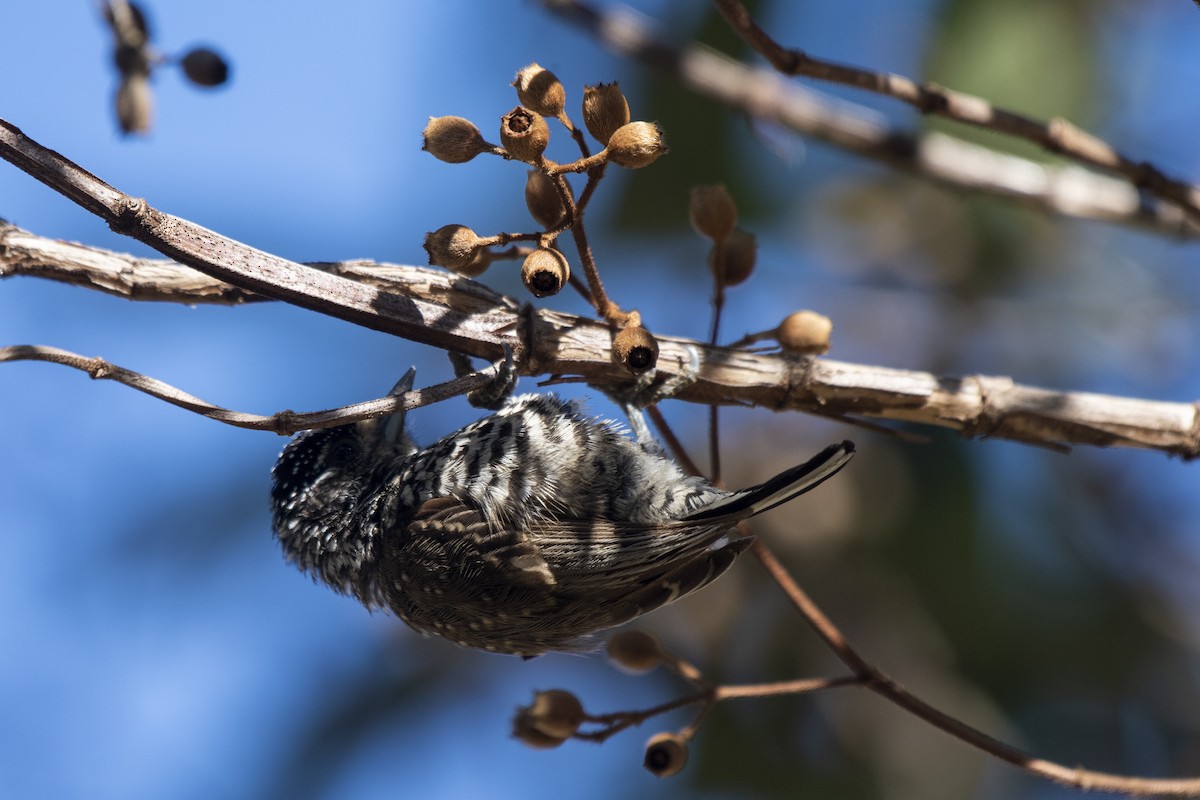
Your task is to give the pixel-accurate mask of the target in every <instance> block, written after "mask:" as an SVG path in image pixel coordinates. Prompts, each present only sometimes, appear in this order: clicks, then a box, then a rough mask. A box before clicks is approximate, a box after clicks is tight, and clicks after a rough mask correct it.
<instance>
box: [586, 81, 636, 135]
mask: <svg viewBox="0 0 1200 800" xmlns="http://www.w3.org/2000/svg"><path fill="white" fill-rule="evenodd" d="M583 124H584V126H585V127H586V128H587V129H588V133H590V134H591V135H592V136H593V137H594V138H595V139H596V141H598V142H599V143H600V144H602V145H604V146H606V147H607V146H608V140H609V139H611V138H612V135H613V133H614V132H615V131H616V130H617V128H620V127H621V126H622V125H628V124H629V103H628V101H626V100H625V95H624V94H622V93H621V85H620V84H619V83H617V82H616V81H613V82H612V83H600V84H596V85H595V86H585V87H583Z"/></svg>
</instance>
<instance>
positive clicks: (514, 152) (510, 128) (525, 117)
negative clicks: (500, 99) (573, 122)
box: [500, 106, 550, 164]
mask: <svg viewBox="0 0 1200 800" xmlns="http://www.w3.org/2000/svg"><path fill="white" fill-rule="evenodd" d="M549 143H550V126H549V125H547V124H546V120H545V119H543V118H542V115H541V114H538V113H536V112H533V111H530V110H529V109H528V108H522V107H521V106H517V107H516V108H514V109H513V110H512V111H510V112H508V113H507V114H505V115H504V116H503V117H501V118H500V144H502V145H504V149H505V150H507V151H508V154H509V155H510V156H512V157H513V158H515V159H517V160H518V161H524V162H526V163H531V164H532V163H537V162H538V161H539V160H541V157H542V153H543V152H545V150H546V145H548V144H549Z"/></svg>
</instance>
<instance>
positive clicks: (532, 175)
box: [525, 169, 575, 230]
mask: <svg viewBox="0 0 1200 800" xmlns="http://www.w3.org/2000/svg"><path fill="white" fill-rule="evenodd" d="M567 193H568V194H570V195H571V197H572V198H574V196H575V195H574V193H572V192H571V184H569V183H568V184H567ZM525 206H526V207H527V208H528V209H529V214H530V216H532V217H533V218H534V220H536V221H537V224H538V225H541V226H542V228H544V229H545V230H550V229H552V228H557V227H558V226H559V225H560V224H562V221H563V217H565V216H566V214H567V209H566V208H564V207H563V202H562V198H561V197H560V196H559V194H558V190H557V189H555V188H554V179H553V178H549V177H547V176H546V174H545V173H544V172H542V171H541V170H537V169H531V170H529V176H528V177H527V178H526V179H525Z"/></svg>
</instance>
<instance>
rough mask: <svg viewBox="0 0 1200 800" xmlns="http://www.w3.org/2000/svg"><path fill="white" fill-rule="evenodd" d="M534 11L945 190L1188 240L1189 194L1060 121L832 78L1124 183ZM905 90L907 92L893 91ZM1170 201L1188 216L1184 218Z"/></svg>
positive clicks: (877, 80) (586, 21)
mask: <svg viewBox="0 0 1200 800" xmlns="http://www.w3.org/2000/svg"><path fill="white" fill-rule="evenodd" d="M543 4H544V5H545V6H546V7H547V8H548V9H550V10H551V11H554V12H556V13H558V14H559V15H561V16H563V17H564V18H566V19H568V20H570V21H571V22H573V23H575V24H577V25H579V26H580V27H582V28H583V29H584V30H586V31H587V32H588V33H590V34H591V35H592V36H594V37H596V38H597V39H598V40H600V41H601V42H602V43H603V44H604V45H605V46H607V47H608V48H609V49H611V50H613V51H614V52H616V53H618V54H620V55H622V56H626V57H628V58H634V59H637V60H639V61H643V62H645V63H647V64H650V65H652V66H654V67H656V68H658V69H661V70H663V71H666V72H668V73H670V74H672V75H674V76H675V77H676V78H677V79H678V80H679V82H680V83H682V84H683V85H684V86H687V87H688V88H690V89H691V90H693V91H695V92H696V93H698V94H701V95H704V96H705V97H708V98H711V99H712V100H715V101H717V102H718V103H721V104H722V105H725V106H726V107H728V108H732V109H736V110H738V111H741V112H743V113H745V114H748V115H750V116H751V117H754V118H756V119H759V120H762V121H765V122H770V123H774V124H777V125H782V126H783V127H785V128H789V129H791V130H793V131H796V132H797V133H800V134H803V135H805V136H812V137H814V138H817V139H820V140H822V141H825V142H828V143H829V144H832V145H834V146H836V147H839V148H842V149H843V150H848V151H850V152H854V153H857V154H859V155H862V156H866V157H868V158H872V159H876V160H879V161H883V162H886V163H887V164H889V165H891V166H893V167H896V168H898V169H903V170H905V171H908V172H912V173H915V174H917V175H920V176H922V177H925V178H929V179H932V180H935V181H938V182H940V183H943V184H946V185H948V186H951V187H955V188H959V189H968V190H970V191H972V192H983V193H987V194H995V195H1000V196H1003V197H1008V198H1011V199H1015V200H1019V201H1022V202H1024V203H1026V204H1029V205H1032V206H1034V207H1036V208H1039V209H1041V210H1043V211H1047V212H1050V213H1054V214H1059V215H1062V216H1067V217H1078V218H1083V219H1096V220H1104V221H1106V222H1115V223H1121V224H1128V225H1135V226H1138V227H1142V228H1146V229H1149V230H1152V231H1154V232H1157V233H1159V234H1165V235H1170V236H1182V237H1187V238H1195V237H1197V236H1200V223H1198V222H1197V216H1200V214H1197V212H1196V208H1197V207H1200V188H1198V187H1196V186H1195V185H1193V184H1189V183H1185V182H1183V181H1178V180H1174V179H1170V178H1167V177H1166V176H1165V174H1164V173H1163V171H1162V170H1160V169H1158V168H1156V167H1154V166H1153V165H1151V164H1149V163H1148V162H1138V161H1135V160H1134V159H1131V158H1129V157H1127V156H1123V155H1119V154H1117V153H1116V152H1115V150H1114V149H1113V148H1112V147H1110V146H1108V145H1106V144H1105V143H1103V142H1101V141H1099V140H1098V139H1096V138H1095V137H1092V136H1089V135H1086V134H1085V133H1084V132H1083V131H1080V130H1078V129H1077V128H1074V127H1073V126H1069V125H1067V124H1065V123H1063V122H1058V123H1033V124H1025V123H1026V122H1032V121H1029V120H1025V119H1024V118H1020V117H1019V115H1014V114H1009V115H1008V116H1005V115H1003V114H999V113H997V114H992V115H991V116H989V115H987V114H984V113H982V112H981V111H980V109H981V108H986V109H991V110H993V111H999V110H996V109H993V108H992V106H991V105H990V104H988V103H986V102H985V101H983V100H980V99H979V98H971V97H968V96H966V95H962V94H957V93H953V92H949V91H947V90H940V93H939V90H935V87H931V86H928V85H926V86H921V85H919V84H917V83H916V82H914V81H912V80H910V79H907V78H903V77H902V76H890V75H880V74H878V73H873V72H871V71H869V70H859V69H854V70H853V73H854V74H853V76H852V77H846V79H845V80H841V81H839V82H841V83H846V84H848V85H853V86H856V87H858V88H865V89H873V90H876V91H878V90H879V88H878V87H879V85H881V84H882V85H884V86H890V87H893V89H892V91H891V92H890V94H891V95H892V96H895V97H897V98H898V99H901V100H909V97H910V95H913V93H914V92H915V93H916V94H915V95H914V96H915V98H916V100H918V101H920V99H921V98H922V97H925V98H930V97H935V96H937V97H940V98H941V100H938V101H936V102H935V101H934V100H928V101H927V102H926V101H922V102H926V106H927V107H922V110H923V111H925V112H927V113H931V112H938V113H942V114H943V115H944V116H950V117H951V118H954V119H958V120H960V121H964V122H969V123H970V124H973V125H976V126H978V127H986V128H989V129H992V130H996V131H999V132H1001V133H1011V134H1017V133H1018V132H1019V133H1020V135H1022V136H1024V137H1025V138H1031V139H1032V140H1034V141H1037V142H1039V143H1040V144H1044V145H1045V146H1047V148H1048V149H1052V150H1054V151H1055V152H1059V153H1061V154H1063V155H1067V156H1073V157H1076V158H1077V159H1078V160H1079V161H1080V163H1086V164H1091V165H1096V166H1101V167H1104V168H1106V169H1109V170H1113V171H1116V172H1117V173H1119V174H1121V175H1122V176H1124V179H1122V178H1113V177H1108V176H1106V175H1100V174H1097V173H1095V172H1093V171H1091V170H1088V169H1084V168H1083V167H1081V166H1078V165H1075V164H1067V165H1061V166H1057V165H1048V164H1041V163H1038V162H1036V161H1032V160H1030V159H1027V158H1021V157H1020V156H1015V155H1011V154H1008V153H1002V152H1000V151H997V150H994V149H992V148H989V147H983V146H981V145H976V144H972V143H970V142H966V141H963V140H962V139H958V138H955V137H953V136H947V135H945V134H940V133H926V134H917V133H913V132H912V131H910V130H907V129H903V128H899V127H895V126H892V125H890V124H889V123H888V122H887V121H886V120H885V119H884V118H883V117H882V116H881V115H879V114H878V113H876V112H874V111H872V110H870V109H867V108H865V107H863V106H859V105H857V104H854V103H851V102H847V101H844V100H835V99H833V98H830V97H829V96H827V95H825V94H823V93H821V92H817V91H814V90H812V89H808V88H806V87H803V86H798V85H795V84H793V83H789V82H788V81H786V80H784V79H783V78H782V77H781V76H780V75H778V74H776V73H775V72H773V71H771V70H766V69H756V68H753V67H750V66H747V65H746V64H743V63H741V62H740V61H736V60H734V59H732V58H730V57H728V56H726V55H724V54H722V53H718V52H716V51H713V50H711V49H709V48H707V47H703V46H701V45H690V46H687V47H676V46H675V45H673V44H671V43H670V42H668V41H667V40H666V39H665V38H664V37H662V36H659V35H658V34H657V33H656V32H655V31H654V30H653V28H652V27H651V26H650V24H649V23H647V22H646V21H645V20H644V19H643V18H642V17H640V16H639V15H637V14H635V13H634V12H632V11H631V10H629V9H626V8H621V7H614V8H612V9H601V8H596V7H595V6H592V5H589V4H587V3H584V2H580V1H579V0H543ZM805 64H806V65H807V66H808V67H809V68H810V69H813V70H815V69H816V67H815V66H813V65H820V67H821V71H820V72H819V74H817V75H816V77H820V78H825V79H833V77H835V76H837V75H839V74H841V73H838V72H836V71H834V70H833V69H832V68H833V67H836V66H840V65H831V64H828V63H827V62H817V61H816V60H815V59H808V61H806V62H805ZM847 69H853V68H847ZM864 75H865V76H867V77H863V76H864ZM843 77H845V76H843ZM852 78H853V79H852ZM905 82H907V83H905ZM909 85H911V87H916V88H915V89H908V88H905V87H907V86H909ZM922 89H923V90H924V92H925V94H924V95H922V94H921V93H920V91H919V90H922ZM973 101H977V102H973ZM1180 204H1182V205H1183V206H1184V207H1186V208H1188V209H1189V211H1190V212H1191V213H1192V215H1193V216H1192V217H1191V218H1189V214H1188V212H1185V211H1184V210H1183V208H1181V205H1180Z"/></svg>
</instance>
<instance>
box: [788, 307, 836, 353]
mask: <svg viewBox="0 0 1200 800" xmlns="http://www.w3.org/2000/svg"><path fill="white" fill-rule="evenodd" d="M832 332H833V322H832V321H831V320H830V319H829V317H827V316H825V315H824V314H818V313H817V312H816V311H797V312H796V313H794V314H789V315H788V316H787V317H786V318H785V319H784V320H783V322H781V323H779V327H778V328H777V329H776V330H775V338H776V339H778V340H779V344H780V345H781V346H782V347H783V349H784V350H786V351H787V352H789V353H795V354H796V355H802V356H812V355H820V354H821V353H827V352H829V335H830V334H831V333H832Z"/></svg>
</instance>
